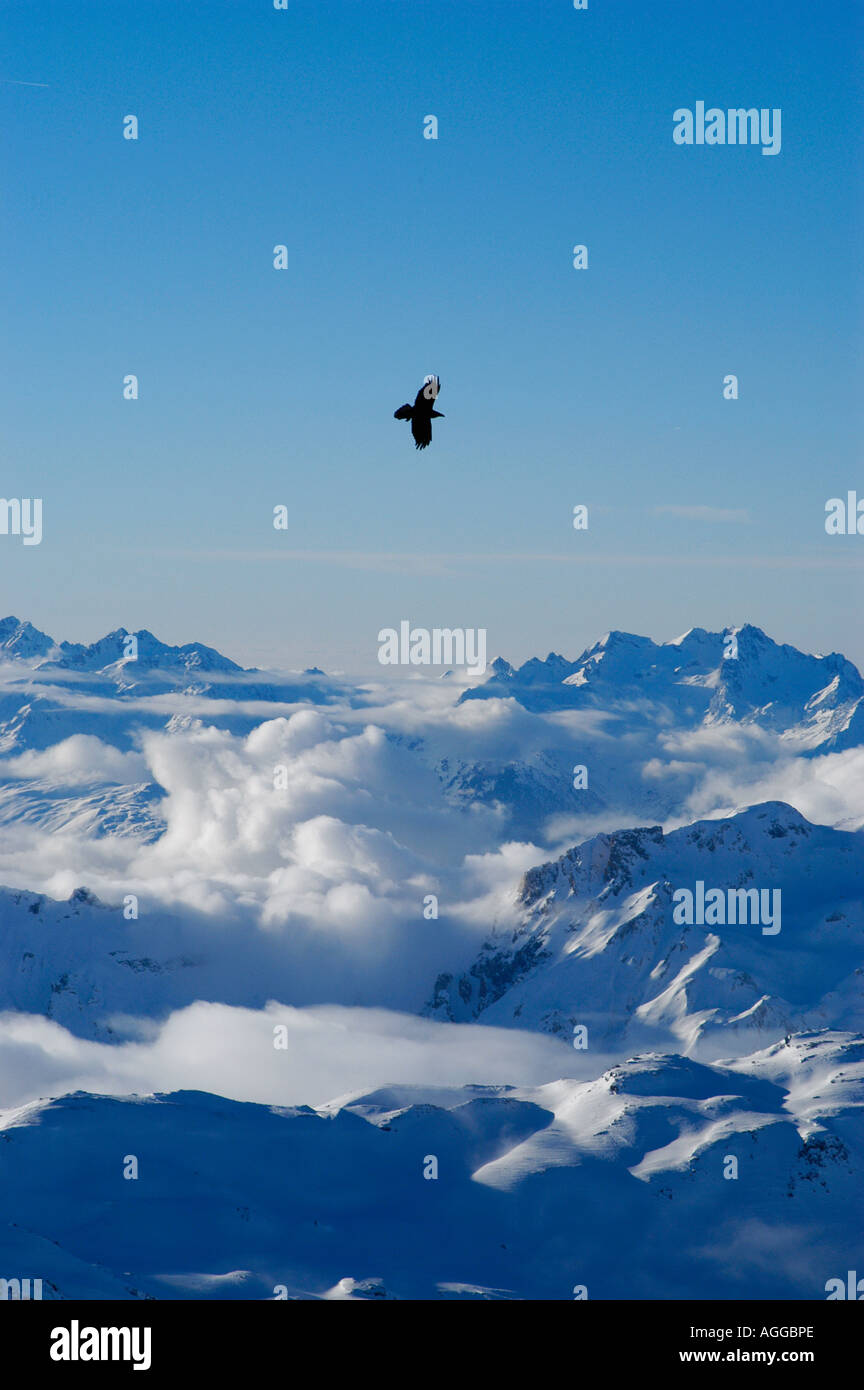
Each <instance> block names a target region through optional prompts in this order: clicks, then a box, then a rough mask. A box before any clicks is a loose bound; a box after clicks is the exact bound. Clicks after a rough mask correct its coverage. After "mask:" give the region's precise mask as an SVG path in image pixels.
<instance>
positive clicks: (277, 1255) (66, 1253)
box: [0, 1033, 864, 1300]
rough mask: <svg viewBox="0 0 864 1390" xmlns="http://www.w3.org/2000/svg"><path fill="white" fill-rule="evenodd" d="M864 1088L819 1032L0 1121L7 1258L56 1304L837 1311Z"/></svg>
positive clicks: (842, 1043) (855, 1065)
mask: <svg viewBox="0 0 864 1390" xmlns="http://www.w3.org/2000/svg"><path fill="white" fill-rule="evenodd" d="M862 1077H864V1047H862V1044H861V1043H860V1041H856V1040H854V1039H852V1038H850V1037H848V1036H847V1035H843V1034H838V1033H817V1034H806V1035H802V1036H800V1037H798V1038H796V1039H795V1040H794V1041H792V1042H790V1043H789V1044H780V1045H779V1046H775V1047H772V1048H768V1049H766V1050H764V1051H762V1052H760V1053H757V1054H755V1055H754V1056H753V1057H752V1058H750V1059H748V1060H747V1062H746V1063H745V1064H741V1063H738V1062H734V1063H732V1064H729V1063H725V1064H723V1063H717V1064H714V1065H712V1066H706V1065H703V1064H700V1063H696V1062H693V1061H688V1060H686V1059H682V1058H675V1057H663V1056H652V1055H647V1056H643V1057H641V1058H638V1059H632V1060H626V1061H622V1062H621V1063H620V1064H618V1065H615V1066H613V1067H610V1068H608V1069H607V1070H605V1071H604V1072H603V1073H602V1074H601V1075H599V1076H598V1077H597V1078H596V1079H595V1080H592V1081H590V1082H577V1081H566V1082H553V1083H550V1084H548V1085H545V1086H540V1087H537V1088H533V1089H516V1088H511V1087H488V1086H487V1087H484V1086H474V1087H468V1088H463V1089H458V1090H452V1091H449V1092H448V1091H446V1090H442V1089H441V1088H438V1089H437V1090H435V1091H433V1092H431V1093H429V1094H427V1093H426V1092H425V1091H424V1090H423V1089H422V1088H419V1089H418V1088H414V1089H412V1088H406V1087H395V1088H385V1089H383V1090H380V1091H377V1092H372V1093H365V1094H364V1093H360V1094H355V1095H352V1096H347V1097H343V1098H342V1099H341V1100H340V1101H339V1102H337V1103H335V1104H334V1105H331V1106H325V1107H319V1109H317V1110H315V1109H312V1108H309V1107H307V1106H300V1107H289V1108H286V1107H280V1106H262V1105H253V1104H248V1103H247V1104H238V1103H237V1102H234V1101H229V1100H225V1099H222V1098H220V1097H218V1096H213V1095H205V1094H201V1093H199V1092H176V1093H173V1094H167V1095H154V1096H151V1097H143V1098H142V1097H136V1098H128V1099H114V1098H109V1097H104V1096H103V1097H100V1096H97V1095H85V1094H80V1093H79V1094H73V1095H68V1096H65V1097H63V1098H62V1099H59V1100H55V1101H51V1102H45V1101H43V1102H37V1103H35V1104H31V1105H28V1106H24V1107H21V1108H19V1109H18V1110H15V1111H7V1112H6V1114H5V1115H3V1116H2V1120H0V1124H2V1128H0V1177H2V1181H0V1258H2V1264H3V1268H4V1269H6V1270H15V1271H20V1272H21V1273H20V1276H19V1277H30V1278H33V1277H39V1278H41V1279H42V1280H43V1285H44V1296H45V1297H53V1298H70V1297H82V1296H83V1297H91V1298H129V1299H134V1298H141V1297H155V1298H179V1299H183V1298H199V1299H200V1298H206V1299H232V1298H246V1299H248V1298H252V1299H273V1298H286V1297H287V1298H300V1299H310V1298H312V1299H321V1298H323V1299H343V1298H355V1299H356V1298H359V1299H364V1298H369V1299H375V1298H399V1299H405V1298H415V1299H416V1298H422V1299H465V1300H471V1299H479V1300H488V1299H502V1298H503V1299H525V1298H540V1299H552V1300H559V1299H560V1300H570V1299H572V1298H573V1297H574V1295H576V1290H577V1289H579V1290H580V1291H581V1290H584V1291H585V1293H581V1292H580V1294H579V1295H576V1296H583V1297H584V1296H585V1294H586V1293H587V1296H588V1298H589V1299H598V1298H600V1299H602V1298H610V1297H619V1298H620V1297H624V1298H635V1299H645V1298H648V1299H651V1298H653V1299H669V1298H697V1299H699V1298H703V1299H707V1298H752V1299H758V1298H766V1297H772V1298H790V1299H802V1298H803V1299H818V1298H824V1297H825V1284H826V1281H827V1280H828V1279H830V1278H832V1277H833V1276H835V1275H836V1274H837V1272H838V1271H841V1272H843V1273H844V1275H845V1271H846V1270H847V1269H849V1268H855V1267H856V1260H858V1248H859V1247H858V1244H857V1242H858V1240H859V1232H860V1224H861V1215H862V1192H864V1164H862V1152H864V1149H862V1138H864V1134H862V1129H864V1116H862V1104H864V1084H862ZM130 1160H134V1161H135V1165H136V1169H135V1171H136V1173H137V1175H136V1176H133V1177H124V1172H127V1173H130V1172H132V1171H133V1170H132V1167H131V1163H130ZM430 1160H434V1167H433V1164H432V1162H430ZM730 1160H734V1165H733V1163H731V1162H730ZM58 1172H62V1174H63V1182H62V1183H58V1182H57V1181H56V1175H57V1173H58ZM424 1173H425V1174H428V1175H429V1176H426V1177H424ZM633 1232H638V1239H633Z"/></svg>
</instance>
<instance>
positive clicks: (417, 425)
mask: <svg viewBox="0 0 864 1390" xmlns="http://www.w3.org/2000/svg"><path fill="white" fill-rule="evenodd" d="M440 390H441V382H440V381H439V379H438V377H437V376H427V377H426V378H425V380H424V382H423V385H422V386H421V387H420V390H419V391H418V392H417V395H416V397H415V399H414V404H413V405H400V407H399V409H398V410H394V412H393V419H394V420H410V421H411V433H412V434H413V436H414V444H415V446H416V447H417V448H418V449H425V448H426V445H427V444H431V443H432V421H433V420H443V419H444V416H443V414H442V413H441V411H440V410H433V409H432V407H433V406H434V404H435V400H436V398H437V395H438V392H439V391H440Z"/></svg>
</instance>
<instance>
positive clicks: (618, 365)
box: [0, 0, 864, 672]
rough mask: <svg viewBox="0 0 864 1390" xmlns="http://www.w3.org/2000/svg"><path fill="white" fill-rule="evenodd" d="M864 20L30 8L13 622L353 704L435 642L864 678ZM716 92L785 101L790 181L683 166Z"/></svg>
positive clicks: (646, 13)
mask: <svg viewBox="0 0 864 1390" xmlns="http://www.w3.org/2000/svg"><path fill="white" fill-rule="evenodd" d="M862 20H864V9H862V7H861V5H860V4H858V3H857V0H818V3H816V0H760V3H759V4H758V5H754V4H753V3H752V0H725V3H724V4H723V5H717V4H707V3H701V2H700V0H657V3H650V0H641V2H639V3H637V0H589V8H588V10H587V11H576V10H574V8H573V5H572V3H571V0H289V3H288V8H287V10H285V11H278V10H275V9H274V8H273V3H272V0H230V2H229V3H226V2H225V0H198V3H194V4H193V3H188V0H130V3H122V4H121V3H107V0H106V2H105V3H93V0H77V3H76V4H74V5H72V4H69V3H68V0H41V3H38V4H34V3H32V0H6V3H4V4H3V5H2V10H0V38H2V45H0V47H2V53H3V59H2V66H0V78H2V81H0V120H2V162H0V188H2V218H0V254H2V264H3V275H2V285H3V289H2V305H0V313H2V331H0V338H2V361H0V421H2V429H0V443H2V462H3V470H2V493H3V495H5V496H6V497H41V498H42V499H43V531H44V536H43V541H42V543H41V545H38V546H24V545H23V544H22V540H21V538H20V537H15V536H0V567H2V590H0V594H2V598H0V609H2V613H4V614H5V613H9V612H14V613H17V615H18V616H19V617H27V618H30V619H31V620H32V621H33V622H34V623H36V624H37V626H39V627H41V628H43V629H45V630H46V631H48V632H50V633H52V635H54V636H56V637H58V638H61V637H65V638H68V639H70V640H93V639H94V638H96V637H97V636H100V635H101V634H103V633H104V632H105V631H107V630H109V629H111V628H114V627H117V626H121V625H123V626H126V627H128V628H131V629H135V628H139V627H147V628H150V629H151V630H153V631H155V632H156V633H157V635H158V636H160V637H161V638H162V639H163V640H166V641H171V642H178V643H179V642H185V641H189V640H193V639H198V640H201V641H205V642H209V643H210V644H212V645H214V646H217V647H219V648H220V649H222V650H223V651H225V652H227V653H228V654H229V655H231V656H233V657H235V658H236V659H239V660H241V661H244V662H246V663H253V662H254V663H258V664H271V663H272V664H279V665H285V666H304V665H309V664H312V663H313V662H314V663H316V664H318V665H321V666H324V667H326V668H328V669H331V670H332V669H344V670H348V671H357V672H362V671H368V670H370V669H372V668H375V669H379V670H380V668H377V664H376V652H377V641H376V639H377V633H378V630H379V628H381V627H385V626H396V625H398V623H399V621H400V620H402V619H404V618H408V619H410V620H411V621H412V622H413V623H415V624H419V625H425V626H427V627H434V626H449V627H455V626H459V627H485V628H486V629H487V630H488V633H489V649H490V656H491V655H494V654H497V653H501V654H503V655H505V656H507V657H509V658H510V659H511V660H516V659H520V660H521V659H524V658H526V657H527V656H530V655H534V654H539V655H545V654H546V652H547V651H548V650H550V649H555V650H558V651H561V652H563V653H564V654H565V655H568V656H574V655H576V654H577V653H578V651H579V650H580V649H581V648H582V647H584V646H585V645H588V644H589V643H590V642H592V641H593V640H595V638H597V637H599V636H600V635H602V633H603V632H604V631H606V630H607V629H609V628H625V629H629V630H632V631H636V632H642V633H647V634H648V635H651V636H653V637H655V638H657V639H669V638H672V637H675V636H676V635H678V634H679V633H680V632H681V631H683V630H684V629H686V628H688V627H690V626H693V625H699V626H704V627H711V628H722V627H724V626H726V625H727V624H732V623H742V622H745V621H750V622H754V623H757V624H759V625H760V626H762V627H764V628H766V630H768V631H769V632H770V634H771V635H772V636H774V637H776V638H777V639H778V640H783V641H789V642H794V643H795V644H796V645H799V646H803V647H809V648H811V649H815V650H830V649H839V650H843V651H845V652H846V653H847V655H849V656H850V657H852V658H853V659H854V660H856V661H858V662H859V663H862V662H864V631H862V626H861V623H860V618H859V614H860V609H861V599H862V592H864V536H842V537H839V536H837V537H828V536H826V534H825V531H824V508H825V502H826V501H827V499H828V498H830V497H833V496H837V495H844V496H845V494H846V492H847V490H849V489H857V490H858V492H859V493H860V494H861V496H862V497H864V469H862V467H861V449H860V445H861V439H862V413H861V406H860V403H858V402H856V400H855V397H856V395H857V397H858V398H859V400H860V398H861V396H862V394H864V393H862V392H861V389H860V387H861V367H862V363H861V320H862V295H861V287H862V270H861V248H862V244H864V238H862V231H864V209H862V172H861V171H862V168H864V161H862V154H864V150H862V143H864V140H862V132H864V110H862V106H864V103H862V93H864V69H862V60H861V38H862V28H864V24H862ZM37 84H40V85H37ZM41 84H44V85H41ZM700 100H704V101H705V102H706V105H708V106H709V107H710V106H713V105H716V106H718V107H721V108H724V109H725V108H728V107H742V106H743V107H751V106H755V107H759V108H762V107H766V108H772V109H773V108H780V109H781V111H782V149H781V151H780V153H779V154H778V155H776V156H773V157H772V156H764V155H763V154H762V153H761V151H760V149H759V148H758V147H731V146H716V147H708V146H701V147H699V146H692V147H681V146H677V145H676V144H675V143H674V142H673V139H672V131H673V119H672V117H673V112H674V111H675V110H676V108H679V107H690V108H694V107H695V104H696V102H697V101H700ZM128 114H134V115H136V116H137V117H138V120H139V123H140V126H139V139H138V140H137V142H136V141H129V140H125V139H124V138H123V118H124V117H125V116H126V115H128ZM427 115H435V116H437V118H438V122H439V130H438V135H439V138H438V139H437V140H427V139H424V138H423V128H424V117H426V116H427ZM577 243H580V244H585V245H587V247H588V253H589V265H588V269H587V270H582V271H577V270H574V268H573V265H572V259H573V258H572V248H573V247H574V245H576V244H577ZM277 244H284V245H285V246H287V248H288V268H287V269H286V270H282V271H277V270H275V269H274V268H273V248H274V246H276V245H277ZM428 372H436V373H438V374H439V375H440V378H441V382H442V390H441V396H440V398H439V401H438V406H439V408H440V409H441V410H443V411H444V413H445V416H446V419H444V420H441V421H439V422H437V424H436V426H435V437H434V440H433V444H432V447H431V448H430V449H429V450H427V451H425V452H424V453H415V450H414V448H413V446H412V443H411V439H410V435H409V431H408V426H407V425H405V424H402V423H400V422H397V421H395V420H394V419H393V418H392V416H393V411H394V409H395V408H396V407H397V406H398V405H400V404H401V403H402V402H403V401H406V400H412V399H413V397H414V394H415V393H416V391H417V389H418V387H419V386H420V385H421V383H422V380H423V376H424V375H425V374H426V373H428ZM127 373H135V374H137V376H138V378H139V382H140V398H139V399H138V400H137V401H126V400H124V399H123V392H122V386H123V378H124V376H125V375H126V374H127ZM728 373H734V374H736V375H737V376H738V378H739V382H740V388H739V389H740V397H739V399H738V400H736V401H727V400H724V398H723V379H724V377H725V376H726V375H727V374H728ZM280 503H284V504H285V505H286V506H287V507H288V513H289V526H288V529H287V530H286V531H276V530H274V529H273V525H272V512H273V508H274V506H276V505H277V504H280ZM576 503H586V504H587V505H588V507H589V529H588V530H587V531H584V532H576V531H574V530H573V528H572V524H571V514H572V508H573V506H574V504H576ZM693 508H695V509H697V511H696V512H695V513H693V512H691V510H690V509H693ZM700 509H711V510H710V511H709V512H707V513H705V512H704V511H703V510H700Z"/></svg>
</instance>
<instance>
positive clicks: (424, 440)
mask: <svg viewBox="0 0 864 1390" xmlns="http://www.w3.org/2000/svg"><path fill="white" fill-rule="evenodd" d="M411 433H412V434H413V436H414V443H415V445H416V447H417V448H418V449H425V448H426V445H427V444H431V443H432V416H431V414H430V413H429V409H428V406H427V409H426V410H425V411H417V410H415V411H414V413H413V415H412V416H411Z"/></svg>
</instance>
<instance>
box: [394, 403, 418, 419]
mask: <svg viewBox="0 0 864 1390" xmlns="http://www.w3.org/2000/svg"><path fill="white" fill-rule="evenodd" d="M413 414H414V411H413V410H412V409H411V406H410V405H400V407H399V409H398V410H394V411H393V419H394V420H410V419H411V416H412V415H413Z"/></svg>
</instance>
